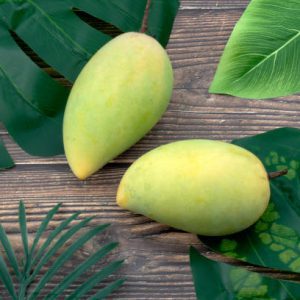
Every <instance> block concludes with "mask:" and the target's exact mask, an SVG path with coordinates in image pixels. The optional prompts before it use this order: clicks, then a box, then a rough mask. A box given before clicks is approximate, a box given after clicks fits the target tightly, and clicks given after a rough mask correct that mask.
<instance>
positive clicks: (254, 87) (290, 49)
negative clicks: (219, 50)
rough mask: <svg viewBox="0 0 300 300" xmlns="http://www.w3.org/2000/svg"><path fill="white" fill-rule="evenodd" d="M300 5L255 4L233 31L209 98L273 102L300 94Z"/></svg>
mask: <svg viewBox="0 0 300 300" xmlns="http://www.w3.org/2000/svg"><path fill="white" fill-rule="evenodd" d="M299 53H300V1H299V0H286V1H282V0H252V1H251V3H250V5H249V6H248V8H247V9H246V11H245V13H244V14H243V16H242V17H241V19H240V20H239V22H238V23H237V25H236V27H235V28H234V30H233V32H232V35H231V37H230V39H229V41H228V44H227V45H226V48H225V51H224V54H223V56H222V58H221V62H220V64H219V67H218V70H217V73H216V75H215V78H214V80H213V83H212V85H211V87H210V92H211V93H219V94H230V95H234V96H239V97H245V98H254V99H255V98H273V97H279V96H285V95H289V94H293V93H297V92H300V71H299V70H300V55H299Z"/></svg>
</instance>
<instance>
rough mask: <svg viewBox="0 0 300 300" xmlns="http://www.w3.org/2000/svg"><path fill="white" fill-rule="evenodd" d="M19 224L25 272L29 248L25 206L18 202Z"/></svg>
mask: <svg viewBox="0 0 300 300" xmlns="http://www.w3.org/2000/svg"><path fill="white" fill-rule="evenodd" d="M19 224H20V230H21V236H22V242H23V250H24V256H25V258H24V262H23V263H24V265H25V270H27V268H28V263H29V261H28V259H29V246H28V232H27V222H26V212H25V206H24V202H23V201H20V204H19Z"/></svg>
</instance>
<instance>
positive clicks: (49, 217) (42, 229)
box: [30, 203, 61, 258]
mask: <svg viewBox="0 0 300 300" xmlns="http://www.w3.org/2000/svg"><path fill="white" fill-rule="evenodd" d="M60 207H61V203H59V204H57V205H55V206H54V207H53V208H52V209H51V210H50V211H49V212H48V214H47V216H46V217H45V219H44V220H43V221H42V223H41V225H40V227H39V229H38V231H37V233H36V235H35V238H34V241H33V243H32V246H31V249H30V257H31V258H32V257H33V255H34V251H35V248H36V246H37V245H38V243H39V240H40V238H41V236H42V234H43V233H44V232H45V230H46V229H47V227H48V224H49V222H50V221H51V220H52V219H53V216H54V215H55V214H56V213H57V211H58V210H59V208H60Z"/></svg>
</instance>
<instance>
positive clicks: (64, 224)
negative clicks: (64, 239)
mask: <svg viewBox="0 0 300 300" xmlns="http://www.w3.org/2000/svg"><path fill="white" fill-rule="evenodd" d="M79 215H80V213H75V214H73V215H72V216H71V217H69V218H68V219H66V220H64V221H63V222H61V223H60V224H59V225H58V226H57V227H56V229H54V230H53V231H52V232H51V233H50V234H49V236H48V238H47V239H46V241H45V242H44V243H43V245H42V246H41V248H40V249H39V250H38V251H37V254H36V255H35V256H34V258H33V261H32V265H33V266H35V265H36V264H37V262H38V261H39V260H40V258H41V257H42V256H43V254H44V252H45V251H46V249H47V248H48V247H49V246H50V244H51V243H52V242H53V240H54V239H55V238H56V237H57V236H58V235H59V234H60V233H61V232H63V230H65V228H67V227H68V225H69V224H70V223H71V222H72V221H74V220H75V219H76V218H77V217H78V216H79Z"/></svg>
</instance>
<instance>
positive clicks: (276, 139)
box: [201, 128, 300, 272]
mask: <svg viewBox="0 0 300 300" xmlns="http://www.w3.org/2000/svg"><path fill="white" fill-rule="evenodd" d="M233 143H234V144H237V145H240V146H242V147H244V148H246V149H248V150H250V151H252V152H253V153H254V154H256V155H257V156H258V157H259V158H260V159H261V161H262V162H263V163H264V165H265V167H266V169H267V171H269V172H270V171H276V170H282V169H288V174H287V175H286V176H282V177H280V178H277V179H273V180H272V181H271V194H272V196H271V202H270V204H269V206H268V209H267V211H266V212H265V214H264V215H263V216H262V218H261V219H260V220H259V221H258V222H257V223H256V224H255V225H254V226H252V227H251V228H249V229H248V230H246V231H243V232H241V233H239V234H236V235H232V236H227V237H224V238H204V237H201V240H203V241H204V242H205V243H206V244H207V245H209V246H210V247H212V248H213V249H215V250H217V251H220V252H222V253H224V254H226V255H228V256H232V257H235V258H239V259H242V260H245V261H247V262H250V263H253V264H257V265H263V266H268V267H272V268H277V269H281V270H289V271H294V272H300V226H299V224H300V149H299V145H300V130H299V129H293V128H281V129H276V130H273V131H270V132H267V133H264V134H260V135H257V136H254V137H249V138H244V139H240V140H235V141H233ZM245 172H246V170H245Z"/></svg>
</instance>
